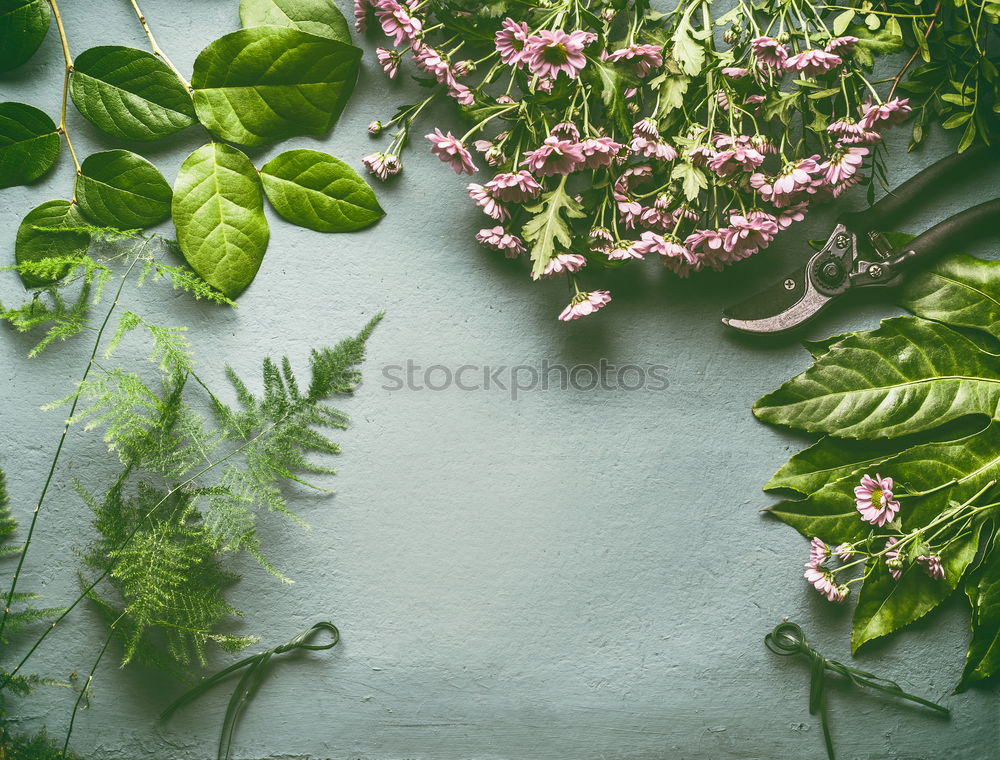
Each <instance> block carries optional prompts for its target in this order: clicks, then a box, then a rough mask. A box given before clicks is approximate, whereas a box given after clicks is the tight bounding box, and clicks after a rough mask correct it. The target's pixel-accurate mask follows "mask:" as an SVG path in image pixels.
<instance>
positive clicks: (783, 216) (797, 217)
mask: <svg viewBox="0 0 1000 760" xmlns="http://www.w3.org/2000/svg"><path fill="white" fill-rule="evenodd" d="M807 208H809V203H808V202H807V201H802V202H801V203H796V204H795V205H794V206H788V207H787V208H783V209H781V211H779V212H778V216H777V218H776V219H777V222H778V227H779V228H780V229H783V230H787V229H788V228H789V227H791V226H792V224H793V223H794V222H801V221H802V220H803V219H805V218H806V214H805V212H806V209H807Z"/></svg>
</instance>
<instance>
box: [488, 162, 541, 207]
mask: <svg viewBox="0 0 1000 760" xmlns="http://www.w3.org/2000/svg"><path fill="white" fill-rule="evenodd" d="M486 187H487V189H489V191H490V192H491V193H492V194H493V196H494V197H495V198H498V199H500V200H502V201H505V202H507V203H524V202H525V201H530V200H533V199H535V198H537V197H538V194H539V193H540V192H542V186H541V185H540V184H539V183H538V180H536V179H535V178H534V177H533V176H532V175H531V172H526V171H525V170H524V169H521V170H520V171H517V172H513V173H510V174H498V175H496V176H495V177H494V178H493V179H491V180H490V181H489V182H487V183H486Z"/></svg>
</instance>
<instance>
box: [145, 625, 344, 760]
mask: <svg viewBox="0 0 1000 760" xmlns="http://www.w3.org/2000/svg"><path fill="white" fill-rule="evenodd" d="M322 631H328V632H329V633H330V635H331V640H330V641H328V642H327V643H325V644H310V643H309V642H310V641H311V640H312V638H313V637H314V636H316V635H317V634H318V633H320V632H322ZM338 641H340V631H338V630H337V626H335V625H334V624H333V623H327V622H325V621H324V622H319V623H316V625H314V626H313V627H312V628H309V629H307V630H305V631H303V632H302V633H300V634H299V635H298V636H296V637H295V638H294V639H292V640H291V641H289V642H288V643H287V644H282V645H281V646H280V647H275V648H274V649H269V650H268V651H266V652H261V653H260V654H255V655H253V656H251V657H247V658H246V659H245V660H240V661H239V662H237V663H233V664H232V665H230V666H229V667H228V668H226V669H225V670H220V671H219V672H218V673H216V674H215V675H214V676H211V677H210V678H206V679H205V680H204V681H202V682H201V683H200V684H198V685H197V686H195V687H194V688H193V689H191V691H189V692H187V693H186V694H185V695H184V696H182V697H181V698H180V699H178V700H177V701H176V702H174V703H173V704H172V705H170V707H168V708H167V709H166V710H164V711H163V713H162V714H161V715H160V720H168V719H169V718H170V716H171V715H173V714H174V713H175V712H177V710H179V709H180V708H182V707H184V705H187V704H190V703H191V702H194V701H195V700H196V699H198V697H200V696H201V695H202V694H204V693H205V692H206V691H208V690H209V689H211V688H212V687H213V686H215V685H217V684H219V683H221V682H222V681H224V680H225V679H226V678H228V677H229V676H230V675H232V674H233V673H235V672H236V671H237V670H239V669H240V668H246V669H247V670H246V672H245V673H244V674H243V677H242V678H240V682H239V683H238V684H237V685H236V690H235V691H234V692H233V696H232V697H230V699H229V707H228V708H227V709H226V717H225V720H224V721H223V723H222V735H221V736H220V737H219V753H218V755H217V757H218V760H229V757H230V753H231V751H232V744H233V735H234V734H235V733H236V725H237V723H238V722H239V719H240V716H241V715H242V713H243V710H244V708H246V706H247V704H249V702H250V700H251V699H253V696H254V694H256V693H257V690H258V689H259V688H260V685H261V684H262V683H263V682H264V677H265V675H266V668H267V663H268V662H269V661H270V659H271V658H272V657H273V656H274V655H276V654H284V653H285V652H291V651H293V650H295V649H308V650H312V651H318V650H321V649H332V648H333V647H335V646H336V645H337V642H338Z"/></svg>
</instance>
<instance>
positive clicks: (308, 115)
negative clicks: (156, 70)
mask: <svg viewBox="0 0 1000 760" xmlns="http://www.w3.org/2000/svg"><path fill="white" fill-rule="evenodd" d="M360 60H361V50H360V49H358V48H356V47H353V46H351V45H345V44H344V43H342V42H337V41H336V40H331V39H327V38H324V37H317V36H315V35H312V34H308V33H306V32H303V31H300V30H298V29H288V28H282V27H276V26H259V27H253V28H251V29H243V30H241V31H238V32H233V33H232V34H227V35H226V36H225V37H222V38H221V39H218V40H216V41H215V42H213V43H212V44H210V45H209V46H208V47H207V48H205V49H204V50H203V51H202V52H201V53H200V54H199V55H198V58H197V59H196V60H195V63H194V76H193V77H192V79H191V83H192V85H193V86H194V88H195V91H194V104H195V110H196V111H197V113H198V118H199V119H200V120H201V122H202V124H204V125H205V126H206V127H207V128H208V129H209V131H211V132H213V133H215V134H216V135H218V136H219V137H221V138H222V139H224V140H229V141H230V142H234V143H239V144H240V145H264V144H266V143H269V142H274V141H275V140H282V139H285V138H288V137H294V136H296V135H313V136H316V137H319V136H322V135H324V134H325V133H326V132H327V131H328V130H329V129H330V127H332V126H333V123H334V121H335V120H336V118H337V117H338V116H339V115H340V112H341V111H342V110H343V109H344V105H345V104H346V103H347V99H348V98H349V97H350V95H351V92H352V91H353V89H354V83H355V81H356V80H357V77H358V70H359V62H360Z"/></svg>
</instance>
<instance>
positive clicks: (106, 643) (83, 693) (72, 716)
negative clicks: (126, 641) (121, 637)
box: [62, 612, 125, 758]
mask: <svg viewBox="0 0 1000 760" xmlns="http://www.w3.org/2000/svg"><path fill="white" fill-rule="evenodd" d="M123 617H125V613H124V612H123V613H122V614H121V615H119V616H118V620H116V621H115V622H113V623H112V624H111V626H110V630H109V631H108V637H107V638H106V639H105V640H104V646H102V647H101V651H100V652H98V653H97V659H96V660H95V661H94V667H92V668H91V669H90V673H88V674H87V681H86V683H84V685H83V688H82V689H80V693H79V694H78V695H77V698H76V702H74V703H73V712H72V713H71V714H70V717H69V727H68V728H67V729H66V740H65V741H64V742H63V748H62V756H63V758H65V757H66V753H67V752H68V751H69V740H70V737H71V736H72V735H73V724H74V723H76V714H77V713H78V712H80V704H81V703H82V702H83V699H84V697H86V696H87V695H88V694H89V693H90V684H91V683H92V682H93V680H94V673H96V672H97V667H98V665H100V664H101V660H103V659H104V654H105V652H107V651H108V647H109V646H110V645H111V639H113V638H114V635H115V626H117V625H118V621H119V620H121V619H122V618H123Z"/></svg>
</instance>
